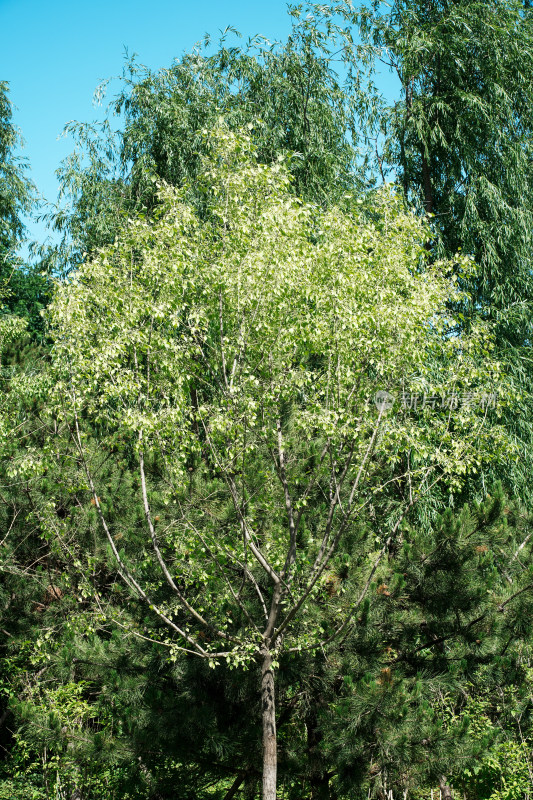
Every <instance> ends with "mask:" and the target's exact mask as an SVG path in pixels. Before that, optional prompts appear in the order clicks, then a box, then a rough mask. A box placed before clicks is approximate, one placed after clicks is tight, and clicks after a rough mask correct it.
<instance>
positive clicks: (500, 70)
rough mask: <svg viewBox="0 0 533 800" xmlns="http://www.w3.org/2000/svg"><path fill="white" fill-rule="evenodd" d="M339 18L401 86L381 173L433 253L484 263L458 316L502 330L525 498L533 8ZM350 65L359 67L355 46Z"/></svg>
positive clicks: (416, 5)
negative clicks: (390, 175) (392, 179)
mask: <svg viewBox="0 0 533 800" xmlns="http://www.w3.org/2000/svg"><path fill="white" fill-rule="evenodd" d="M312 8H315V6H312ZM337 12H338V13H339V14H340V17H341V18H342V19H343V20H344V22H345V23H348V24H352V25H354V26H356V28H357V30H358V31H359V33H360V34H361V36H362V37H363V40H364V41H365V42H366V45H367V47H368V48H370V49H371V50H372V51H373V52H374V54H375V58H376V64H380V65H381V64H385V65H386V66H387V67H389V68H390V69H391V70H392V72H393V73H394V74H395V76H396V77H397V78H398V80H399V83H400V97H398V99H397V100H396V101H395V102H394V103H392V104H389V103H385V102H383V106H382V109H381V113H380V114H378V115H377V119H378V124H377V126H376V127H375V129H374V130H375V135H376V136H377V135H379V136H380V137H381V143H382V148H381V149H382V152H381V154H380V155H379V156H378V161H379V166H380V169H382V174H386V172H387V170H393V171H394V173H395V174H396V176H397V179H398V183H399V185H401V186H402V188H403V191H404V194H405V197H406V198H408V200H409V202H410V203H411V204H412V205H413V207H415V208H417V209H418V211H419V213H420V212H423V213H428V214H431V215H432V223H431V225H432V232H433V243H432V246H433V250H434V253H435V257H443V256H444V257H450V256H452V255H453V254H454V253H455V252H457V251H458V250H462V252H464V253H468V254H470V255H472V256H473V258H474V259H475V261H476V263H477V264H478V265H479V269H478V270H477V271H476V272H475V274H473V275H472V276H471V277H470V278H469V279H468V281H467V287H468V293H469V297H470V298H471V299H470V301H469V303H468V304H467V305H466V306H465V307H463V308H462V309H460V311H461V312H462V313H463V314H464V316H465V318H466V321H465V323H464V324H466V325H468V320H469V319H471V318H472V317H475V316H478V315H481V316H483V317H484V318H486V319H490V320H492V321H493V322H494V323H495V325H496V340H497V343H498V349H499V357H500V358H502V359H503V360H504V361H505V363H506V365H507V370H508V372H509V374H511V375H512V376H513V380H514V381H515V384H516V386H517V388H519V390H520V392H521V393H522V401H521V403H518V404H517V405H516V406H515V409H514V410H513V411H509V413H508V414H507V423H506V424H507V427H508V429H509V431H510V432H512V435H513V436H514V437H515V439H516V440H517V441H518V442H519V443H520V447H521V452H522V455H521V458H520V459H519V461H518V462H517V464H516V466H515V467H514V468H513V469H512V471H511V473H509V472H507V473H505V474H504V473H500V477H502V478H503V479H504V480H505V481H506V483H507V485H509V486H513V492H519V493H520V494H521V496H522V497H524V498H526V497H529V496H530V493H529V475H530V473H531V454H532V452H533V450H532V438H531V437H532V429H531V425H530V420H531V408H532V405H531V404H532V400H531V398H532V396H533V392H532V376H531V370H530V363H531V357H530V356H531V341H532V338H531V336H532V329H531V320H532V318H533V316H532V303H533V282H532V272H531V248H532V238H531V236H532V233H531V232H532V230H533V196H532V190H531V187H532V185H533V182H532V172H531V165H532V163H533V162H532V158H531V152H532V128H531V119H532V116H533V17H532V15H531V11H530V10H528V8H527V6H526V9H525V8H524V3H522V2H518V0H497V1H496V2H485V1H483V0H468V1H467V2H461V3H456V2H452V1H451V0H450V1H449V0H431V1H430V2H418V0H395V2H394V3H392V5H391V6H390V8H388V7H387V8H386V9H385V10H383V11H382V9H381V7H378V6H375V7H373V8H372V9H369V8H368V7H367V6H364V7H361V8H359V9H357V10H355V9H354V8H353V6H352V5H351V4H349V3H340V4H336V5H335V6H333V7H332V8H331V9H328V11H327V12H326V17H327V18H328V19H329V20H331V19H332V16H334V14H336V13H337ZM320 14H322V15H323V14H324V9H323V7H318V15H320ZM317 19H318V16H317ZM348 50H350V48H348ZM347 57H348V58H349V60H350V61H351V62H352V63H354V64H355V63H356V62H357V58H358V52H357V50H356V49H355V48H351V54H350V55H348V56H347ZM380 62H381V63H380ZM375 118H376V117H375Z"/></svg>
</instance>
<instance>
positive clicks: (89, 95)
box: [0, 0, 290, 242]
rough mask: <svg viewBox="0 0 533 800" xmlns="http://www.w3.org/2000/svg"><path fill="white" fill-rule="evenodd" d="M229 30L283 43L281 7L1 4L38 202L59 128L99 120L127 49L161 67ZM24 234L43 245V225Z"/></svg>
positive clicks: (163, 0) (47, 192) (1, 36)
mask: <svg viewBox="0 0 533 800" xmlns="http://www.w3.org/2000/svg"><path fill="white" fill-rule="evenodd" d="M228 25H232V26H234V27H235V28H237V29H238V30H239V31H240V32H241V33H242V34H243V35H244V36H245V37H248V36H253V35H255V34H257V33H261V34H263V35H265V36H266V37H268V38H269V39H270V40H275V39H282V38H284V37H285V36H286V35H287V33H288V31H289V29H290V19H289V17H288V15H287V12H286V0H269V2H268V3H253V2H249V1H248V2H245V0H226V2H216V0H202V1H201V2H198V0H196V2H195V0H191V1H189V2H185V1H184V0H177V1H176V2H171V0H151V1H150V0H144V1H143V2H140V1H139V0H129V1H128V2H126V1H125V0H108V2H104V0H93V1H92V2H91V3H87V4H86V3H76V2H75V0H47V2H43V0H0V79H2V80H7V81H8V82H9V84H10V96H11V100H12V102H13V103H14V104H15V106H16V107H17V108H16V110H15V113H14V121H15V123H16V125H17V126H18V127H19V128H20V130H21V132H22V135H23V137H24V139H25V142H26V146H25V148H24V150H23V155H24V156H26V157H27V158H28V160H29V162H30V166H31V177H32V179H33V181H34V182H35V184H36V185H37V188H38V189H39V191H40V193H41V194H42V195H43V196H44V198H45V199H46V200H48V201H55V200H56V196H57V188H58V186H57V181H56V178H55V175H54V171H55V170H56V169H57V167H58V166H59V163H60V161H61V159H62V158H64V157H65V156H66V155H68V153H69V152H70V151H71V150H72V147H73V143H72V140H69V139H65V138H62V139H58V137H59V136H60V134H61V131H62V129H63V126H64V125H65V124H66V123H67V122H68V121H69V120H78V121H91V120H95V119H98V118H99V117H101V116H102V114H103V110H102V108H98V107H95V106H94V105H93V93H94V90H95V88H96V87H97V85H98V84H99V83H100V82H101V81H102V80H103V79H105V78H109V77H111V76H114V75H119V74H120V72H121V70H122V65H123V60H124V51H125V48H127V49H128V51H129V53H130V55H131V54H132V53H137V55H138V61H139V62H141V63H143V64H146V65H147V66H149V67H152V68H159V67H166V66H169V65H170V63H171V61H172V59H173V58H175V57H177V56H180V55H181V54H182V53H184V52H186V51H188V50H190V49H191V48H192V47H193V45H194V44H195V42H197V41H199V40H200V39H201V38H202V37H203V35H204V33H210V34H211V35H212V36H213V38H216V37H217V34H218V31H219V30H220V29H224V28H225V27H226V26H228ZM112 93H113V91H112V88H111V94H112ZM28 228H29V232H30V236H31V237H32V238H35V239H37V240H38V241H40V242H42V241H43V240H44V238H45V236H46V229H45V227H44V225H42V224H40V225H39V224H38V223H36V222H31V221H29V223H28Z"/></svg>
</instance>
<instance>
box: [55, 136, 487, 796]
mask: <svg viewBox="0 0 533 800" xmlns="http://www.w3.org/2000/svg"><path fill="white" fill-rule="evenodd" d="M205 136H206V143H205V147H206V152H208V153H209V157H208V158H206V160H205V161H204V165H203V169H202V171H201V174H200V178H199V181H200V188H201V190H202V192H203V194H204V198H205V204H204V209H203V212H202V215H201V217H200V216H199V215H198V214H197V213H196V212H195V210H194V208H193V207H191V206H190V205H188V204H187V203H186V202H185V198H186V192H179V191H177V190H175V189H172V188H170V187H162V188H161V191H160V201H161V211H160V214H159V216H158V218H157V219H156V220H154V221H147V220H146V219H132V220H131V221H130V223H129V224H128V226H127V227H126V228H125V229H124V230H123V232H122V233H121V235H120V236H119V237H118V238H117V240H116V242H115V243H114V245H113V246H111V247H108V248H106V249H103V250H101V251H100V252H99V253H98V254H97V255H96V256H95V257H94V258H92V259H91V260H89V261H87V263H85V264H84V265H83V266H82V267H81V268H80V270H79V271H78V272H77V273H76V275H75V276H74V277H73V278H72V280H71V281H70V282H68V283H66V284H64V285H62V286H60V287H59V288H58V291H57V296H56V298H55V301H54V303H53V305H52V308H51V317H50V318H51V331H50V333H51V335H52V337H53V339H54V347H53V365H52V372H51V378H52V380H51V388H50V402H51V403H52V402H53V404H54V406H55V409H56V413H57V414H58V415H59V418H60V420H62V424H63V425H66V426H68V429H69V430H70V433H71V437H72V442H73V447H74V448H75V449H74V454H73V461H75V462H76V463H77V465H78V468H79V470H80V475H83V478H80V487H79V490H78V494H79V493H80V492H81V493H85V501H84V502H85V503H86V504H89V503H90V504H92V505H93V507H94V509H95V512H96V514H97V516H98V521H99V526H100V532H101V536H102V538H103V540H104V542H106V546H107V559H108V563H109V565H110V569H113V570H115V572H116V573H117V575H118V576H120V579H121V580H122V581H123V583H124V584H125V586H126V587H127V589H128V598H129V599H125V600H124V603H125V604H128V603H131V602H133V601H134V600H135V599H136V600H137V601H140V602H141V603H144V604H145V606H146V623H145V625H144V626H143V627H138V628H136V627H135V625H133V624H131V625H130V631H131V632H132V633H134V634H136V635H138V636H141V637H144V638H148V639H152V640H156V641H158V642H159V643H160V644H161V645H162V646H166V647H168V649H169V656H170V658H172V657H176V656H177V654H178V653H179V652H182V653H186V654H187V655H188V656H190V657H191V658H193V657H197V658H201V659H205V660H207V661H208V662H209V664H210V665H212V666H213V667H216V665H217V663H218V662H220V661H221V660H223V659H225V660H226V661H227V662H228V663H229V664H230V665H232V666H234V667H236V668H237V667H239V668H244V669H257V671H258V676H260V682H261V699H262V731H263V798H264V800H274V798H275V797H276V769H277V744H276V711H275V677H274V676H275V672H276V668H277V665H278V660H279V658H280V655H281V654H283V653H290V652H294V653H298V652H301V651H303V650H306V649H309V650H313V649H316V648H320V647H326V646H327V645H329V644H331V643H333V642H336V641H339V640H340V639H342V637H344V636H346V635H348V633H349V632H350V633H353V630H354V629H355V630H357V624H358V621H357V620H358V610H359V609H360V607H361V604H363V603H364V602H365V599H366V597H367V594H368V592H369V590H370V587H371V585H372V581H373V577H374V575H375V574H376V570H377V569H378V568H379V564H380V562H381V561H382V559H383V557H384V555H385V554H386V553H387V552H388V550H389V548H390V547H391V545H392V544H393V543H394V541H395V539H397V537H400V536H401V533H402V526H403V524H404V522H405V521H406V520H407V518H408V515H409V513H410V512H411V510H412V509H413V508H415V507H416V506H417V504H420V503H422V502H423V501H424V498H425V496H426V495H427V494H428V493H430V492H432V491H434V488H435V486H436V485H438V484H440V485H442V486H445V487H451V488H453V487H457V486H460V485H461V481H462V480H463V479H464V475H465V474H467V473H468V471H469V469H471V468H472V469H475V468H476V467H477V465H479V463H480V462H481V461H482V460H483V458H484V457H488V455H487V454H488V453H489V452H491V453H492V454H495V453H497V452H498V449H499V447H500V434H499V432H498V428H497V426H494V425H493V426H489V425H488V422H487V417H488V416H490V415H491V414H492V413H493V412H492V411H490V410H489V408H488V405H491V403H488V402H487V397H488V396H489V395H488V394H487V392H488V391H489V389H488V388H487V387H488V385H490V393H491V395H492V396H493V397H494V400H496V394H498V392H499V391H500V389H498V387H499V386H500V387H501V382H500V379H499V376H498V368H497V365H496V364H493V363H492V362H491V360H490V352H489V351H490V343H489V342H488V340H487V338H486V335H485V332H484V331H483V330H481V329H477V330H475V331H473V332H472V334H471V336H470V337H469V338H467V337H466V336H464V337H461V338H458V337H451V336H449V335H447V332H448V331H449V326H450V325H452V324H453V320H451V319H450V317H449V315H448V313H447V312H446V308H447V301H448V300H449V298H450V296H451V295H453V294H454V293H455V292H456V291H457V290H456V288H455V279H454V278H453V277H452V273H453V270H452V265H450V264H445V263H441V264H437V265H433V266H432V267H431V268H428V267H426V263H425V262H426V254H425V252H424V250H423V247H422V245H421V243H422V242H423V241H424V240H425V239H426V236H427V232H426V231H425V229H424V227H423V225H422V224H421V222H420V221H419V220H417V219H416V218H415V217H413V216H411V215H409V214H407V213H406V212H405V210H404V209H403V206H402V204H401V202H399V200H398V199H397V198H395V197H394V195H393V194H392V193H391V192H390V191H389V190H384V191H383V192H382V193H380V194H377V195H376V197H375V198H374V201H373V204H372V208H371V209H368V208H366V209H365V208H364V207H363V206H362V205H358V204H357V203H356V202H354V203H353V208H352V210H351V211H350V212H341V211H340V210H338V209H331V210H329V211H319V210H317V208H316V207H313V206H308V205H306V204H305V203H304V202H302V201H300V200H298V199H297V198H296V197H295V196H294V194H293V193H292V192H291V191H290V178H289V175H288V172H287V169H286V167H285V166H284V164H283V163H282V162H278V163H277V164H275V165H271V166H266V165H262V164H261V163H259V162H258V160H257V158H256V156H255V151H254V148H253V146H252V144H251V143H250V140H249V139H248V138H246V137H244V136H242V135H234V134H231V133H229V132H228V131H227V129H225V128H224V127H223V126H221V127H218V128H217V130H216V131H215V132H214V133H210V134H207V133H206V134H205ZM453 266H454V267H455V269H463V270H468V269H470V264H469V262H468V261H467V260H466V259H460V260H459V262H457V263H455V264H454V265H453ZM480 353H484V355H485V362H484V364H483V369H482V370H480V369H479V368H478V366H477V364H478V358H479V354H480ZM387 389H388V390H390V391H389V392H388V393H384V392H385V390H387ZM501 391H502V392H503V388H501ZM415 392H416V393H417V394H418V393H420V394H421V395H422V394H423V395H424V397H425V398H427V400H428V402H427V403H424V408H423V409H420V413H412V412H413V409H412V408H409V407H408V406H407V405H406V402H405V398H406V397H407V396H408V394H409V395H410V396H411V397H412V396H413V394H414V393H415ZM462 392H464V393H465V394H464V397H467V396H468V398H469V402H462V403H460V404H459V405H458V403H457V402H456V401H457V398H458V397H459V396H461V393H462ZM395 394H396V397H397V400H396V404H394V402H393V399H394V395H395ZM402 398H403V402H402ZM430 398H431V400H430ZM451 398H455V400H452V399H451ZM474 398H476V402H473V399H474ZM477 400H479V401H480V402H477ZM498 402H499V400H498ZM95 442H96V443H97V446H96V448H95ZM48 447H49V448H52V452H53V440H51V441H50V442H49V444H48ZM102 456H103V457H104V458H105V460H106V461H108V460H109V458H117V459H124V458H126V459H127V460H128V463H129V465H130V468H131V470H132V471H133V473H134V474H135V481H134V483H135V485H136V487H137V491H138V500H137V503H138V509H139V514H138V516H137V520H138V521H137V522H135V523H132V521H131V517H130V519H129V521H128V520H127V519H124V520H120V519H118V520H117V518H116V516H114V517H113V516H112V514H111V511H110V510H111V508H112V507H113V506H114V505H115V504H116V503H117V502H120V498H119V497H116V496H114V494H113V493H114V491H117V490H116V488H115V489H114V488H113V486H110V485H106V484H105V483H103V482H100V481H99V472H98V470H99V465H100V464H101V462H102ZM399 487H401V491H398V488H399ZM81 502H82V501H81V500H80V503H81ZM41 516H42V523H43V524H46V519H47V518H48V519H49V520H50V529H51V531H54V535H57V533H58V531H59V533H60V534H61V533H62V532H64V534H65V537H64V540H65V542H67V541H68V543H69V545H68V546H69V547H70V548H72V547H73V546H74V542H75V533H76V524H75V514H74V512H73V514H71V515H70V516H68V517H66V518H62V519H57V518H54V519H53V523H52V518H53V517H54V506H53V503H51V502H49V503H48V504H47V506H46V508H44V509H43V512H42V515H41ZM370 518H372V519H373V520H377V522H376V525H375V526H369V525H368V524H367V523H368V520H369V519H370ZM111 520H113V521H112V522H111ZM85 546H88V545H85ZM91 558H92V556H91V555H90V553H89V555H88V556H87V557H86V560H85V562H83V561H82V560H81V559H80V562H79V563H80V565H81V564H82V563H86V564H89V566H88V568H87V570H86V578H87V582H88V584H90V582H91V579H92V578H91V576H92V575H94V558H93V560H92V561H91ZM336 559H342V560H343V563H344V567H345V571H346V577H347V579H348V580H349V582H350V586H351V587H352V591H350V592H343V591H338V592H334V593H332V594H331V598H330V600H331V603H329V604H328V612H327V615H326V616H324V613H323V606H324V591H325V590H326V589H327V587H328V585H329V583H330V582H331V580H332V572H331V571H332V566H333V564H334V563H335V560H336ZM91 565H92V566H91ZM356 590H357V592H356ZM95 591H96V589H95ZM355 592H356V595H355V599H354V593H355ZM332 604H333V605H332ZM103 611H105V609H103ZM110 613H111V612H110ZM326 617H327V618H326ZM117 622H118V623H119V624H123V622H121V621H120V620H117Z"/></svg>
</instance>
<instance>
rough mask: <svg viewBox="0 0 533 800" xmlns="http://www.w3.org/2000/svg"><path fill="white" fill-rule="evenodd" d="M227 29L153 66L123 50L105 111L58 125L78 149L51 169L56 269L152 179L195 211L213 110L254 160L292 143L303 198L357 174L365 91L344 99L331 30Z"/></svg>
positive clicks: (339, 191) (120, 218) (130, 206)
mask: <svg viewBox="0 0 533 800" xmlns="http://www.w3.org/2000/svg"><path fill="white" fill-rule="evenodd" d="M232 33H233V34H235V35H237V36H238V34H236V32H235V31H232V30H231V29H228V30H227V31H226V32H225V33H224V34H223V36H222V38H221V40H220V42H219V47H218V50H216V51H215V52H214V53H213V54H212V55H206V53H205V49H206V48H207V47H208V46H209V44H210V42H209V40H207V41H206V42H205V43H204V44H205V47H203V48H202V47H198V48H196V49H195V50H193V52H191V53H189V54H186V55H185V56H183V57H182V58H180V59H176V60H175V61H174V62H173V63H172V65H171V66H170V67H169V68H166V69H161V70H158V71H155V72H154V71H152V70H150V69H147V68H145V67H142V66H141V65H138V64H137V63H135V61H134V60H133V59H132V60H129V61H128V62H127V63H126V65H125V69H124V74H123V76H122V81H121V85H120V91H119V94H118V96H117V97H115V98H114V99H113V101H112V102H111V103H110V104H109V107H108V111H107V116H106V119H105V121H104V122H103V123H102V124H101V125H99V126H98V125H89V124H85V123H79V122H73V123H69V125H68V126H67V127H66V129H65V132H67V133H69V134H70V135H72V136H73V137H74V139H75V142H76V148H75V150H74V152H73V153H72V155H71V156H69V158H67V159H66V160H65V162H64V163H63V164H62V165H61V167H60V169H59V170H58V177H59V180H60V185H61V190H60V201H61V203H60V205H59V206H58V207H57V208H55V209H54V210H53V211H52V212H51V213H50V214H49V220H50V222H51V223H52V224H53V225H54V227H55V228H56V229H57V230H59V231H60V232H61V233H62V234H63V241H62V244H61V247H60V263H61V266H62V269H63V270H64V271H65V272H68V271H69V270H71V269H73V268H74V267H76V266H77V265H78V264H79V263H81V262H82V261H83V260H84V258H85V255H84V254H86V253H91V252H93V251H94V249H95V248H98V247H101V246H104V245H107V244H110V243H112V242H113V239H114V237H115V235H116V234H117V233H118V232H119V231H120V230H121V228H122V226H123V223H124V216H125V215H127V214H134V213H139V212H142V213H152V211H153V209H154V206H155V205H156V204H157V188H156V187H157V181H161V180H162V181H165V182H166V183H168V184H170V185H173V186H177V187H185V186H187V187H188V199H189V202H191V203H193V204H195V205H196V206H197V207H198V210H199V211H201V208H202V202H203V198H202V196H201V194H200V195H199V194H198V193H197V191H196V181H197V177H198V175H199V170H201V169H202V157H203V148H204V139H203V137H202V134H201V131H202V130H203V129H206V128H210V127H214V126H215V125H216V123H217V119H218V118H219V116H223V117H224V119H225V121H226V124H228V125H229V127H230V128H231V129H232V130H240V129H245V128H246V127H247V126H249V127H250V128H251V129H252V130H253V133H254V140H255V141H256V143H257V147H258V152H259V157H260V159H261V161H262V162H263V163H267V164H271V163H276V160H277V158H278V157H279V156H280V155H283V156H286V155H288V154H293V158H292V159H291V161H290V167H289V169H290V172H291V174H292V176H293V179H294V180H293V188H294V191H295V193H296V194H297V195H298V196H300V197H302V198H304V199H305V200H307V201H309V202H316V203H318V204H320V205H322V206H323V205H325V204H327V203H328V202H330V201H334V202H340V201H341V199H342V197H343V195H344V194H345V193H346V192H349V191H354V190H358V191H359V190H361V188H362V187H363V186H365V185H366V179H365V170H364V167H362V166H361V165H360V164H359V163H358V152H357V141H358V132H357V129H356V128H355V127H354V126H353V124H352V120H353V114H352V113H351V110H350V106H354V105H357V104H358V103H363V102H367V100H368V98H366V97H363V93H362V92H357V91H356V92H354V96H353V97H352V98H351V99H349V98H348V96H347V95H346V93H344V92H343V91H342V86H341V83H340V81H339V79H338V76H337V75H336V73H335V71H334V69H333V64H334V55H333V54H332V53H331V45H332V43H333V39H331V38H330V37H329V36H323V35H322V34H320V33H319V32H318V31H316V30H314V29H313V28H312V27H309V26H307V24H306V23H305V21H302V20H300V19H298V18H295V22H294V25H293V29H292V31H291V35H290V37H289V38H288V40H287V42H285V43H281V44H279V43H278V44H276V45H270V44H269V43H268V42H266V40H263V39H262V37H257V38H256V39H254V40H252V41H249V42H248V44H247V45H246V46H240V47H239V46H235V45H233V46H230V44H229V42H228V38H229V36H230V34H232ZM102 93H103V88H101V90H100V92H99V94H102ZM117 118H119V119H120V126H119V128H118V130H117V129H116V128H117V123H116V120H117Z"/></svg>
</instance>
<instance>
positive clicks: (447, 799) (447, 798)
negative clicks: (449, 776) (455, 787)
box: [439, 775, 453, 800]
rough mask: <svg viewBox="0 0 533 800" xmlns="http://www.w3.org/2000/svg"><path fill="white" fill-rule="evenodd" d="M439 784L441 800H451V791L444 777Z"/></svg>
mask: <svg viewBox="0 0 533 800" xmlns="http://www.w3.org/2000/svg"><path fill="white" fill-rule="evenodd" d="M439 783H440V794H441V797H442V800H452V798H453V794H452V790H451V789H450V787H449V786H448V782H447V780H446V778H445V777H444V775H443V776H442V778H441V779H440V781H439Z"/></svg>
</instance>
